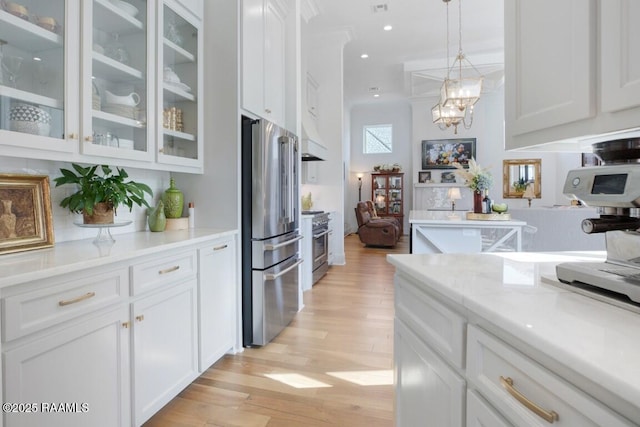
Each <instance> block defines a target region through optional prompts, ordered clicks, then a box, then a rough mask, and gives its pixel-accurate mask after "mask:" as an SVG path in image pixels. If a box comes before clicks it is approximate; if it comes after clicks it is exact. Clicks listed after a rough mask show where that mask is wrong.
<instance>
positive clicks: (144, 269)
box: [0, 229, 238, 427]
mask: <svg viewBox="0 0 640 427" xmlns="http://www.w3.org/2000/svg"><path fill="white" fill-rule="evenodd" d="M227 242H228V243H227ZM234 242H235V233H222V234H219V233H213V234H212V233H210V232H206V231H198V230H197V229H196V230H189V231H186V230H185V231H184V232H181V231H174V232H172V233H171V237H168V235H166V234H165V233H129V234H123V235H120V237H119V238H118V242H117V245H116V246H115V247H114V248H113V250H112V251H111V254H110V255H107V256H100V257H97V256H96V250H95V247H94V246H93V245H92V244H91V243H90V241H88V240H80V241H70V242H63V243H60V244H57V245H56V247H55V248H51V249H49V250H47V251H31V252H30V253H28V254H24V255H22V254H15V255H13V256H12V257H11V259H8V258H7V259H4V258H2V259H0V277H1V280H0V298H1V304H2V310H0V315H1V316H2V317H1V319H0V323H1V324H2V362H3V363H2V374H1V378H2V381H3V385H2V401H3V403H9V402H11V403H13V402H15V403H20V402H21V403H31V402H48V403H51V402H56V403H68V404H70V405H71V406H70V408H72V409H74V410H77V411H79V413H73V414H60V413H55V414H53V413H51V412H49V413H42V411H43V407H42V406H38V408H37V409H38V414H24V413H22V414H12V413H5V414H4V415H3V421H4V424H3V422H0V425H4V426H32V425H33V426H42V425H47V426H52V427H67V426H89V425H90V426H100V427H101V426H105V427H112V426H130V425H136V426H138V425H141V424H142V423H143V422H144V421H146V420H147V419H148V418H149V417H150V416H151V415H153V414H154V413H155V412H156V411H157V410H159V409H160V408H161V407H162V406H163V405H165V404H166V403H167V402H168V401H169V400H170V399H172V398H174V397H175V396H176V395H177V394H178V393H179V392H180V391H181V390H182V389H183V388H184V387H186V386H187V385H188V384H189V383H190V382H191V381H193V380H194V379H195V378H196V377H197V375H198V373H199V371H198V319H199V318H200V316H199V314H198V310H199V307H204V305H203V304H199V303H198V297H199V293H198V265H197V260H198V258H197V253H198V252H197V250H198V249H205V248H210V249H211V250H216V249H217V248H220V247H221V244H222V246H224V245H225V244H228V246H227V247H225V248H224V249H222V248H221V249H218V250H217V251H216V256H214V257H213V258H207V259H206V262H210V263H211V266H215V265H219V268H215V267H214V270H215V271H213V274H212V275H211V276H209V277H213V278H214V279H215V280H216V283H222V280H220V281H218V280H217V278H222V277H224V281H226V280H228V281H229V282H228V283H229V284H230V286H229V287H225V288H224V290H223V291H221V292H220V293H218V294H216V296H215V298H216V299H215V301H214V304H215V307H214V311H213V314H214V315H215V316H220V317H219V319H220V322H223V324H224V325H225V326H228V328H224V329H226V331H225V333H222V334H221V333H217V334H216V335H215V336H212V340H220V342H219V343H218V342H210V343H209V348H221V347H225V348H226V349H227V350H228V349H230V348H232V347H233V344H234V343H235V342H236V337H237V330H236V328H235V326H236V325H237V324H238V322H237V318H236V315H235V313H236V306H237V304H238V302H237V301H238V298H237V289H238V288H237V284H236V281H235V274H236V265H235V247H234ZM118 248H119V249H118ZM227 248H228V249H229V250H228V252H227V251H226V249H227ZM122 251H125V253H126V254H125V255H124V256H123V253H122ZM220 251H222V252H220ZM218 256H219V257H218ZM232 258H233V259H232ZM221 273H222V274H221ZM228 288H232V289H233V290H231V291H230V292H229V293H224V292H226V291H228ZM229 294H232V295H231V296H230V295H229ZM209 296H210V295H209ZM230 312H232V313H233V314H230ZM221 313H224V316H225V319H224V320H221V317H222V314H221ZM207 314H210V312H207ZM210 326H211V325H210ZM220 326H221V323H216V324H215V325H213V327H214V331H216V332H219V329H220ZM223 340H224V342H223ZM229 343H231V344H229ZM216 345H218V347H216ZM83 403H85V404H87V405H88V409H89V410H88V411H86V409H85V408H86V407H85V406H82V405H81V404H83ZM76 404H77V406H75V405H76Z"/></svg>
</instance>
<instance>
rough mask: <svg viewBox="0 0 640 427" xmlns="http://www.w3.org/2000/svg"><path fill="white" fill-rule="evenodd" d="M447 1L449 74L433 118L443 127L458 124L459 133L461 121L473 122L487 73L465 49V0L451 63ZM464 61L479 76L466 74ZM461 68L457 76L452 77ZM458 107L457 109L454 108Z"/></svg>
mask: <svg viewBox="0 0 640 427" xmlns="http://www.w3.org/2000/svg"><path fill="white" fill-rule="evenodd" d="M442 1H444V2H445V3H446V4H447V78H446V79H445V80H444V83H443V84H442V87H441V88H440V100H439V102H438V104H436V105H435V106H434V107H433V108H432V109H431V114H432V118H433V122H434V123H437V124H438V126H440V128H441V129H443V130H444V129H446V128H448V127H450V126H453V127H454V133H458V124H460V122H462V124H463V125H464V127H465V129H469V128H471V125H472V124H473V106H474V104H475V103H476V102H478V100H479V99H480V94H481V93H482V82H483V80H484V77H483V76H482V75H481V74H480V72H479V71H478V70H477V68H476V67H475V66H474V65H473V64H472V63H471V61H469V60H468V59H467V57H466V56H465V54H464V52H463V50H462V0H458V54H457V55H456V58H455V59H454V61H453V64H452V65H451V67H449V2H450V1H451V0H442ZM463 62H464V63H466V64H468V66H465V68H472V69H473V70H474V71H475V72H476V74H477V77H470V76H466V77H463V75H462V68H463ZM456 71H457V78H451V75H452V73H455V72H456ZM455 110H457V113H454V111H455Z"/></svg>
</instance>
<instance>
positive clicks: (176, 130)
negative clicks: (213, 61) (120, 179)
mask: <svg viewBox="0 0 640 427" xmlns="http://www.w3.org/2000/svg"><path fill="white" fill-rule="evenodd" d="M171 6H172V3H170V2H164V3H163V5H162V6H158V46H157V49H158V55H159V58H158V61H157V70H156V74H157V75H158V82H159V84H158V91H157V93H156V97H157V99H158V109H159V115H158V116H159V117H161V120H160V122H159V123H158V136H159V137H158V147H157V161H158V163H162V164H169V165H174V166H178V167H186V168H189V167H192V168H196V169H200V170H202V167H203V148H204V146H203V135H204V132H203V128H204V121H203V114H204V113H203V108H202V101H201V99H202V93H203V87H204V86H203V78H204V77H203V75H204V74H203V61H202V60H201V58H202V57H203V42H202V34H201V27H202V21H201V20H198V19H196V18H194V17H193V16H192V15H191V14H187V13H183V11H182V9H180V8H177V7H174V8H172V7H171Z"/></svg>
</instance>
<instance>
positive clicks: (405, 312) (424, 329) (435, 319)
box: [395, 274, 466, 370]
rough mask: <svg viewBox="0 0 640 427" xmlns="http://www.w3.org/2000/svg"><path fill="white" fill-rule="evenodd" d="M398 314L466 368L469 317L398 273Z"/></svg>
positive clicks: (449, 357)
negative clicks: (467, 320) (451, 308)
mask: <svg viewBox="0 0 640 427" xmlns="http://www.w3.org/2000/svg"><path fill="white" fill-rule="evenodd" d="M395 283H396V289H395V301H396V303H395V315H396V317H398V318H399V319H402V321H403V322H404V323H405V324H406V325H407V326H409V327H410V328H411V329H412V330H413V331H414V332H415V333H416V334H417V335H418V336H419V337H420V338H421V339H422V340H424V341H425V342H426V343H427V344H428V345H429V346H430V347H431V348H433V349H435V350H437V351H438V352H439V353H440V354H441V355H442V356H443V357H444V358H445V359H446V360H449V361H451V362H452V363H453V364H454V365H455V366H456V367H458V368H460V369H461V370H464V365H465V361H464V358H465V350H464V348H465V347H464V345H465V326H466V321H465V319H464V318H463V317H462V316H460V315H459V314H457V313H455V312H454V311H452V310H450V309H449V308H447V307H445V306H444V305H443V304H441V303H439V302H438V301H436V300H435V299H434V298H432V297H431V296H429V295H428V294H427V293H425V292H424V291H423V290H421V289H419V288H418V287H416V285H414V284H413V283H411V282H410V281H408V280H407V279H405V278H404V277H402V276H399V275H397V274H396V276H395Z"/></svg>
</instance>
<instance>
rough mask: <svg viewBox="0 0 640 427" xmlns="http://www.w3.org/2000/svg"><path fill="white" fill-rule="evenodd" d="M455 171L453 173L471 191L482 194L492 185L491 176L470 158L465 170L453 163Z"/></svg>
mask: <svg viewBox="0 0 640 427" xmlns="http://www.w3.org/2000/svg"><path fill="white" fill-rule="evenodd" d="M453 166H455V168H456V169H457V170H456V171H455V172H454V173H455V174H456V175H458V176H459V177H460V178H462V179H464V180H465V184H466V185H467V187H469V188H470V189H471V190H472V191H479V192H482V191H484V190H488V189H490V188H491V186H492V185H493V176H492V175H491V172H489V170H488V169H487V168H482V167H480V165H479V164H478V163H476V161H475V159H474V158H473V157H472V158H471V160H469V169H465V168H464V167H463V166H462V165H461V164H459V163H453Z"/></svg>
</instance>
